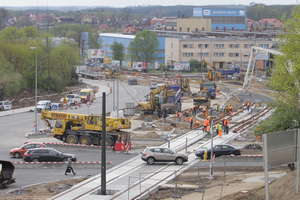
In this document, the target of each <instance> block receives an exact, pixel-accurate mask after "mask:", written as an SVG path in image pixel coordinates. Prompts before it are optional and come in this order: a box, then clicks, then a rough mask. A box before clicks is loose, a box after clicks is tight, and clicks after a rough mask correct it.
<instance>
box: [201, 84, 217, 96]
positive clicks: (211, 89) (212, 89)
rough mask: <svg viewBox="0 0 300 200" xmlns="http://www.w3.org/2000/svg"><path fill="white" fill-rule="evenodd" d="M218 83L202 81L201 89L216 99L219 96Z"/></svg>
mask: <svg viewBox="0 0 300 200" xmlns="http://www.w3.org/2000/svg"><path fill="white" fill-rule="evenodd" d="M216 90H217V85H216V83H215V82H213V81H207V82H203V83H200V91H204V92H207V94H208V97H209V98H210V99H215V98H216V96H217V91H216Z"/></svg>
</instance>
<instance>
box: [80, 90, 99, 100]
mask: <svg viewBox="0 0 300 200" xmlns="http://www.w3.org/2000/svg"><path fill="white" fill-rule="evenodd" d="M79 96H80V99H81V102H82V103H87V102H89V101H90V102H91V103H92V102H93V101H94V100H96V96H95V91H94V89H91V88H87V89H81V90H80V92H79Z"/></svg>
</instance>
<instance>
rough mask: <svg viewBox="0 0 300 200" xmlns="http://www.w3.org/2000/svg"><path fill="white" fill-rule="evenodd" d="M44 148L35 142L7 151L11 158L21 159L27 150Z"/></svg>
mask: <svg viewBox="0 0 300 200" xmlns="http://www.w3.org/2000/svg"><path fill="white" fill-rule="evenodd" d="M44 147H46V145H45V144H44V143H37V142H30V143H25V144H23V145H22V146H20V147H17V148H14V149H11V150H10V151H9V155H10V156H11V157H13V158H22V157H23V155H24V153H25V152H26V151H28V149H34V148H44Z"/></svg>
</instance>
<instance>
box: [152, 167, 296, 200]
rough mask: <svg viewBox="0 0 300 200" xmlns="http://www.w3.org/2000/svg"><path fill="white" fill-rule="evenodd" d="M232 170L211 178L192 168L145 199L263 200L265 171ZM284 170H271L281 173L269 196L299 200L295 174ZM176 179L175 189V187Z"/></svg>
mask: <svg viewBox="0 0 300 200" xmlns="http://www.w3.org/2000/svg"><path fill="white" fill-rule="evenodd" d="M235 170H236V171H235ZM235 170H234V169H233V168H232V169H229V170H228V171H227V172H226V173H224V172H222V170H221V171H219V172H216V173H215V176H214V179H209V177H208V172H206V173H204V172H203V170H202V169H201V172H200V173H199V174H197V173H198V172H197V171H195V170H194V172H193V171H190V170H189V171H188V172H185V173H184V174H182V175H180V176H178V177H177V178H176V179H175V180H172V181H171V182H170V183H169V184H167V185H165V186H163V187H161V188H160V189H159V191H157V192H155V193H154V194H152V195H150V197H149V198H148V200H154V199H163V200H173V199H176V198H177V199H178V198H179V199H181V200H199V199H203V200H221V199H222V200H263V199H264V190H263V187H264V181H263V175H264V173H263V172H262V171H261V170H260V171H257V170H258V169H255V168H253V171H254V172H251V169H247V168H246V167H245V168H240V169H239V170H243V171H237V170H238V169H237V168H236V169H235ZM285 173H286V171H285V170H277V171H273V172H271V173H270V174H272V176H274V177H280V176H283V177H282V178H279V179H278V180H275V181H274V182H273V183H272V184H271V187H270V191H271V197H272V198H271V199H272V200H283V199H289V200H298V199H300V195H299V194H298V195H296V194H295V187H294V184H293V182H295V181H294V180H295V179H294V178H293V177H294V174H293V173H289V174H288V175H285V176H284V174H285ZM175 182H176V183H177V188H175ZM286 185H288V187H286ZM273 197H274V198H273ZM275 197H276V198H275Z"/></svg>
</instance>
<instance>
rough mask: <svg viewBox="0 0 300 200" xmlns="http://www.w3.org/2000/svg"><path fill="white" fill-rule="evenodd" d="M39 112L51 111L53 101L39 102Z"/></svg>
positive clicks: (37, 107) (37, 106)
mask: <svg viewBox="0 0 300 200" xmlns="http://www.w3.org/2000/svg"><path fill="white" fill-rule="evenodd" d="M36 109H37V111H39V112H40V111H42V110H51V101H50V100H43V101H39V102H38V103H37V105H36Z"/></svg>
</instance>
